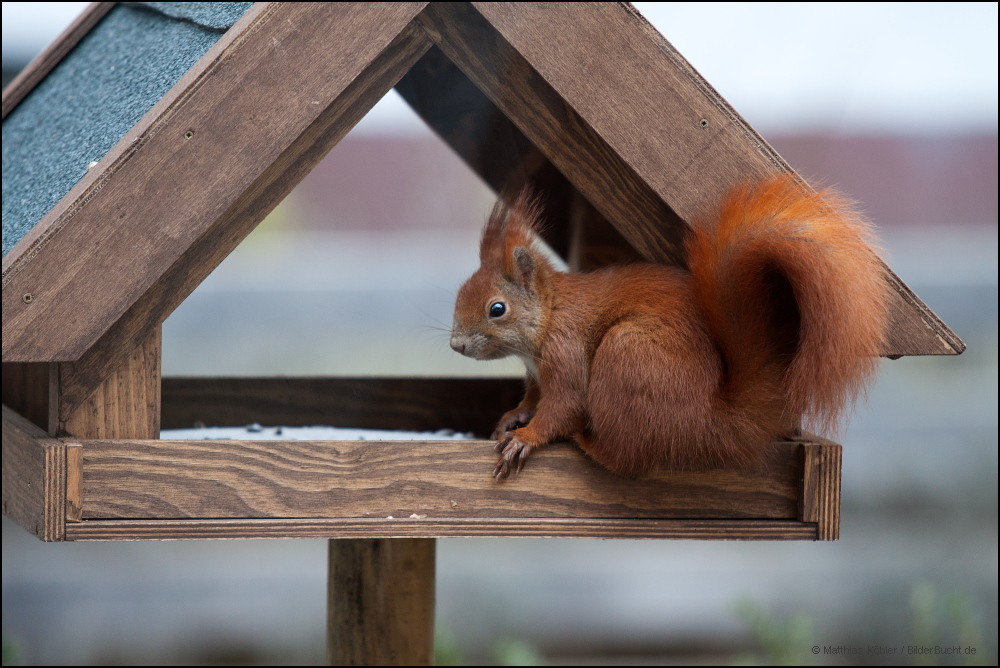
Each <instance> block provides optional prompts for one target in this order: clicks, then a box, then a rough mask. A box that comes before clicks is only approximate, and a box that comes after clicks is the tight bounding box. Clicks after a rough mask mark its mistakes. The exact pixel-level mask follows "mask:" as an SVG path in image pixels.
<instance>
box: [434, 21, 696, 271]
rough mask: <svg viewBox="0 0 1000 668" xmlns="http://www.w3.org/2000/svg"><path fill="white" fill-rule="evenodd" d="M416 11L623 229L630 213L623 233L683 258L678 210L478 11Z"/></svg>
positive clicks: (655, 256)
mask: <svg viewBox="0 0 1000 668" xmlns="http://www.w3.org/2000/svg"><path fill="white" fill-rule="evenodd" d="M418 19H419V21H420V23H421V25H422V26H423V27H424V29H425V30H426V31H427V33H428V35H430V36H431V38H432V39H434V41H435V43H436V44H437V45H438V47H439V48H440V49H441V51H442V52H443V53H444V54H445V55H446V56H447V57H448V58H449V59H451V60H452V61H453V62H454V63H455V64H456V65H457V66H458V67H459V68H460V69H461V70H462V71H463V72H464V73H465V75H466V76H467V77H468V78H469V79H470V80H471V81H473V82H474V83H475V85H476V86H477V87H478V88H479V89H480V90H482V91H483V92H484V93H485V94H486V95H487V96H488V97H489V98H490V100H491V101H492V102H493V103H494V104H495V105H496V106H497V108H498V109H500V111H501V112H502V113H503V114H504V115H505V116H507V118H509V119H510V120H511V121H512V122H513V124H514V125H516V126H517V127H518V129H519V130H520V131H521V132H523V133H524V135H525V137H527V139H528V140H529V141H530V142H531V143H532V144H533V145H534V146H535V147H537V149H538V150H539V151H541V153H542V154H543V155H544V156H545V157H546V158H547V159H548V160H549V161H550V162H551V163H552V164H553V165H554V166H555V167H556V168H557V169H558V170H559V171H560V172H562V173H563V174H564V175H565V176H566V177H567V178H568V179H569V180H570V181H571V182H572V183H573V184H574V185H575V186H576V188H577V189H579V190H580V192H581V193H582V194H583V195H584V196H585V197H586V198H587V199H588V200H589V201H590V202H592V203H593V204H594V206H595V207H596V208H597V209H598V211H600V212H601V214H602V215H603V216H605V217H606V218H607V219H608V220H609V221H611V222H612V223H613V224H615V225H616V226H617V227H618V228H619V230H620V231H622V232H623V233H625V232H626V230H625V229H623V227H622V225H621V224H620V222H621V221H622V220H629V221H632V222H631V223H630V227H629V228H628V230H629V233H625V237H626V238H627V239H628V240H629V242H630V243H631V244H632V245H633V246H634V247H635V248H636V249H637V250H638V251H639V252H641V253H642V254H643V256H644V257H646V258H647V259H650V260H658V261H668V262H671V263H673V264H681V265H683V264H684V253H683V235H684V233H685V227H684V224H683V223H682V222H681V220H680V219H679V218H678V216H677V214H676V213H674V212H673V211H672V210H671V209H670V207H669V206H667V204H666V203H665V202H664V200H663V199H662V198H660V197H659V196H658V195H657V193H656V192H654V191H653V190H652V189H651V188H650V187H649V185H647V183H646V182H644V181H643V180H642V178H640V176H639V175H638V174H637V173H636V171H635V170H634V169H633V168H632V167H631V166H630V165H628V164H627V163H626V162H624V161H623V160H622V159H621V157H619V155H618V154H617V153H616V152H615V150H614V149H613V148H612V147H611V146H610V145H609V144H608V143H607V142H606V141H605V139H604V138H603V137H602V136H601V135H600V134H599V133H598V132H596V131H595V130H594V128H593V127H591V125H590V124H589V123H587V122H586V120H585V119H584V118H582V117H581V116H580V115H579V114H578V113H577V112H576V111H575V110H574V108H573V106H572V105H570V104H567V102H566V100H564V98H563V97H562V96H561V95H560V93H559V92H558V91H556V90H555V89H554V88H553V87H552V85H551V84H550V82H549V81H548V80H547V79H546V78H545V77H544V76H542V75H540V73H539V72H538V71H537V70H536V69H535V68H534V67H533V66H532V64H531V63H529V62H528V61H527V60H525V58H524V57H523V56H522V55H521V54H520V53H518V51H517V49H516V48H514V47H513V46H512V44H511V43H510V41H509V40H508V39H506V38H505V36H504V35H501V34H500V33H499V32H498V31H497V30H496V29H495V28H494V27H493V26H492V25H491V24H490V22H489V21H488V20H487V19H486V18H484V16H483V15H482V14H481V13H480V11H477V9H474V8H473V7H472V5H470V4H468V3H433V4H431V5H430V6H428V8H427V9H426V10H425V11H424V12H422V13H421V14H420V16H419V17H418ZM549 29H551V27H550V28H549ZM558 33H559V31H558V30H557V31H556V32H555V33H550V34H552V35H556V34H558ZM580 75H581V76H586V73H585V72H581V73H580ZM635 230H638V232H636V231H635Z"/></svg>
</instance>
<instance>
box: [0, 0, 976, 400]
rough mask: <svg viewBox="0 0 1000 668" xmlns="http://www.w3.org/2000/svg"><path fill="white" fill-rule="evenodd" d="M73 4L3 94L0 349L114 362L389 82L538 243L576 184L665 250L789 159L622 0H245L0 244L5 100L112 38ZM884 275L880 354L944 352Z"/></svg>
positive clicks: (935, 323) (31, 357)
mask: <svg viewBox="0 0 1000 668" xmlns="http://www.w3.org/2000/svg"><path fill="white" fill-rule="evenodd" d="M151 4H169V3H151ZM217 4H223V3H217ZM90 11H91V16H90V18H88V17H83V18H82V19H81V22H79V25H78V26H76V27H74V28H71V29H70V30H69V31H67V33H66V34H65V35H64V36H63V37H62V38H61V41H60V42H58V43H57V44H56V45H54V47H53V49H52V50H50V53H49V54H48V55H46V54H43V57H40V59H39V60H38V61H36V62H35V63H33V64H32V65H31V66H29V70H28V72H26V73H25V74H24V75H22V77H20V78H19V80H16V81H15V82H13V83H12V85H11V86H10V87H9V89H8V90H7V91H4V103H3V109H4V118H5V120H4V138H3V139H4V142H3V143H4V156H5V157H4V182H5V184H4V189H5V192H4V200H5V201H4V237H5V240H4V244H5V246H4V248H5V253H6V254H5V256H4V258H3V321H4V327H3V361H5V362H10V361H20V362H40V361H66V360H81V359H82V358H84V359H85V361H86V364H87V365H92V366H94V367H95V368H96V367H98V366H102V365H109V364H111V363H112V362H113V361H114V360H115V359H117V358H118V357H119V356H124V355H127V354H128V352H129V349H130V344H131V342H133V341H136V340H138V339H139V337H140V336H142V335H143V334H144V333H146V332H148V331H150V330H151V329H152V328H153V327H155V326H157V325H158V324H159V323H160V322H162V321H163V319H164V318H166V316H167V315H169V313H170V312H171V311H172V310H173V309H174V308H176V306H177V305H179V304H180V302H181V301H183V299H184V298H185V297H186V296H187V295H188V294H190V292H191V291H192V290H193V289H194V288H195V286H197V285H198V283H200V282H201V280H203V279H204V278H205V277H206V276H207V275H208V274H209V273H210V272H211V271H212V269H214V268H215V266H217V265H218V263H219V262H221V261H222V259H223V258H224V257H225V256H226V255H228V253H229V252H230V251H231V250H232V249H233V248H235V246H236V245H237V244H238V243H239V242H240V241H241V240H242V239H243V238H244V237H245V236H246V234H248V233H249V232H250V231H251V230H252V229H253V228H254V227H255V226H256V225H257V223H259V222H260V221H261V220H262V219H263V217H264V216H265V215H266V214H267V213H268V212H269V211H270V210H271V209H272V208H273V207H274V206H275V205H276V204H277V203H278V202H280V201H281V199H282V198H284V196H285V195H286V194H287V193H288V192H289V191H290V190H291V189H292V188H293V187H294V186H295V185H296V184H297V183H298V182H299V180H300V179H301V178H302V177H303V176H304V175H305V174H306V173H308V171H309V170H310V169H311V168H312V167H313V166H314V165H315V164H316V163H317V162H318V161H319V160H320V159H321V158H322V157H323V156H324V155H325V154H326V153H327V152H328V151H329V150H330V149H331V148H332V147H333V146H334V145H335V144H336V143H337V142H338V141H339V140H340V139H341V138H342V137H343V136H344V135H345V134H346V133H347V132H348V131H349V130H350V128H351V127H353V125H354V124H355V123H356V122H357V121H358V120H359V119H360V118H361V117H362V116H364V114H365V113H367V111H368V110H369V109H371V107H372V106H373V105H374V104H375V103H376V102H377V101H378V100H379V99H380V98H381V97H382V96H383V95H384V94H385V93H386V92H387V91H388V90H389V89H390V88H392V87H393V86H396V87H397V89H398V90H399V91H400V92H401V93H402V95H403V97H404V98H406V99H407V101H408V102H409V103H410V104H411V105H412V106H414V108H415V109H416V111H417V112H418V113H419V114H420V115H421V116H422V117H423V118H424V119H425V120H426V121H427V122H428V124H429V125H430V126H431V127H432V128H433V129H434V130H435V131H436V132H437V133H438V134H439V135H440V136H441V137H442V138H443V139H444V140H445V141H446V142H447V143H448V144H449V145H450V146H452V148H454V149H455V150H456V152H457V153H458V154H459V155H460V156H462V158H463V159H464V160H465V161H466V162H467V163H468V164H469V166H470V167H471V168H472V169H473V170H475V171H476V172H478V173H479V174H480V175H482V176H483V178H484V179H485V180H486V181H487V182H488V183H489V184H491V185H492V186H494V187H495V188H499V187H500V186H502V185H504V184H505V183H508V182H509V181H511V180H514V179H526V180H531V181H535V182H536V183H538V184H540V186H541V187H542V188H543V189H545V190H546V192H547V193H548V194H550V197H549V201H550V203H551V205H550V212H549V213H550V215H549V216H548V218H549V219H551V220H554V223H555V224H554V225H553V227H554V228H555V235H554V238H553V239H552V241H553V245H554V246H556V247H557V248H558V247H559V245H560V243H559V242H560V240H559V238H558V236H559V234H560V230H564V229H568V226H565V225H560V222H565V221H566V220H567V217H568V213H566V211H567V210H568V209H569V207H568V206H561V205H565V204H566V203H568V202H570V201H571V200H572V199H573V196H574V194H575V193H579V194H582V195H583V197H584V198H586V200H587V201H589V202H590V203H591V204H592V205H593V207H594V208H595V209H596V211H597V212H599V213H598V215H599V216H601V217H603V219H606V220H607V221H609V222H610V223H611V225H613V226H614V228H615V229H616V230H617V232H618V233H620V234H621V235H622V236H623V237H624V238H625V239H627V240H628V242H629V243H630V244H631V245H632V246H633V247H634V248H635V249H636V250H637V251H638V252H639V253H641V254H642V255H643V256H645V257H646V258H648V259H651V260H656V261H676V260H677V259H678V258H680V257H681V255H682V253H681V245H680V244H681V240H682V239H683V236H684V233H685V226H686V225H689V224H691V223H692V221H695V220H696V219H697V218H698V216H699V215H700V214H704V213H706V212H708V211H709V210H710V208H711V207H712V206H713V205H714V203H715V202H717V201H718V200H719V199H720V198H721V197H722V196H723V194H724V193H725V192H726V191H727V190H728V189H729V188H730V187H731V186H732V185H734V184H735V183H738V182H741V181H744V180H747V179H757V178H763V177H766V176H768V175H771V174H774V173H776V172H782V171H791V169H790V167H789V166H788V165H787V164H786V163H785V162H784V161H783V160H782V158H781V157H780V156H779V155H777V153H775V152H774V151H773V150H772V149H771V147H770V146H768V144H767V142H765V141H764V140H763V139H762V138H761V137H760V136H759V135H758V134H757V133H756V132H755V131H754V130H753V129H752V128H751V127H750V126H749V125H747V123H746V122H745V121H744V120H743V119H742V118H741V117H740V116H739V114H737V113H736V112H735V111H734V110H733V109H732V108H731V107H730V106H729V105H728V103H726V101H725V100H724V99H722V97H721V96H719V94H718V93H717V92H716V91H715V90H714V89H713V88H712V87H711V86H710V85H709V84H708V83H707V82H706V81H705V80H704V79H702V78H701V76H700V75H699V74H698V73H697V72H696V71H695V70H694V68H692V67H691V65H690V64H689V63H688V62H687V61H686V60H684V58H683V57H681V56H680V54H678V53H677V52H676V50H674V49H673V47H672V46H671V45H670V44H669V43H668V42H667V41H666V40H665V39H664V38H663V37H662V36H661V35H660V34H659V33H658V32H657V31H656V30H655V29H654V28H653V27H652V26H651V25H649V24H648V23H647V22H646V21H645V20H644V19H643V18H642V17H641V16H640V15H639V14H638V13H636V12H635V10H634V9H632V8H631V6H630V5H627V4H610V3H605V4H602V3H595V4H586V5H576V4H574V5H566V4H558V3H542V4H535V3H391V4H372V5H356V4H341V3H329V4H328V3H302V4H298V3H288V4H281V3H256V4H254V5H253V6H252V7H250V8H249V9H248V10H246V12H245V13H243V14H242V16H241V17H240V18H239V20H238V21H236V22H235V24H233V25H232V27H231V28H229V29H228V31H226V32H225V34H223V35H222V36H221V38H219V39H218V40H217V41H215V42H214V43H213V44H211V45H210V46H206V47H205V48H206V49H207V50H206V51H204V53H203V55H201V56H200V57H199V58H197V60H196V62H194V64H193V65H192V66H191V67H190V69H188V70H187V71H186V72H185V73H184V74H183V76H181V77H180V78H179V80H177V81H176V83H174V84H173V85H172V86H169V89H166V88H165V87H164V88H163V91H164V92H163V94H162V97H160V98H159V99H157V100H154V103H153V104H152V107H151V108H150V109H149V110H148V111H147V112H145V114H144V115H142V117H141V118H140V119H139V120H138V121H137V122H135V123H134V125H131V127H130V129H128V130H127V132H124V134H123V135H122V136H121V138H120V139H119V140H118V141H117V143H115V144H114V146H113V147H111V148H110V151H108V153H107V154H106V155H103V156H98V157H99V158H100V159H99V160H98V159H97V157H91V156H87V157H88V158H89V159H90V160H96V161H97V163H98V164H97V165H96V166H95V167H94V168H92V169H90V170H89V171H87V172H86V173H85V175H84V176H83V177H82V178H80V179H79V181H77V182H75V184H74V185H72V187H71V188H69V189H68V192H66V193H65V195H63V196H62V197H61V199H58V201H57V202H55V203H54V204H53V202H52V199H53V197H52V195H51V193H53V192H55V193H58V192H60V188H58V187H55V186H54V185H53V184H52V183H51V182H50V181H49V180H48V179H49V178H57V177H56V176H52V177H49V176H45V177H42V176H37V177H32V178H37V182H36V187H34V188H33V189H32V192H34V191H35V190H36V189H37V190H38V192H39V194H38V201H35V200H33V199H32V200H31V201H30V202H29V204H30V206H29V205H28V204H26V205H25V208H26V210H27V209H30V210H31V211H35V210H41V209H45V213H44V215H41V217H40V220H38V222H37V223H34V224H33V226H32V227H31V229H30V230H29V231H27V232H26V234H24V236H23V238H20V240H19V241H17V243H16V244H13V247H12V248H11V249H10V251H9V252H6V249H7V245H6V244H7V225H8V223H7V215H8V213H7V211H8V207H7V190H6V189H7V183H6V182H7V179H8V166H7V158H6V156H7V151H8V142H11V144H12V146H11V150H12V151H13V150H14V148H15V146H14V145H15V144H17V142H19V141H21V139H22V138H23V137H26V136H28V135H27V134H24V133H27V130H18V131H17V132H14V131H13V128H14V127H15V125H14V124H12V125H11V131H9V130H8V123H9V122H13V121H17V124H16V125H17V127H22V128H30V126H31V121H32V120H37V122H38V123H39V124H40V125H42V126H43V127H47V126H46V124H45V121H43V120H42V118H43V116H42V115H40V112H35V113H34V114H32V113H28V112H27V111H25V112H24V114H23V115H24V116H25V118H24V119H22V118H21V116H20V114H21V113H22V110H29V109H31V108H33V105H34V106H43V107H44V106H45V105H39V104H38V103H36V102H35V100H36V96H39V97H38V98H37V99H43V97H44V96H45V95H49V96H56V97H58V96H57V95H56V93H55V92H53V89H55V90H56V92H58V90H59V88H58V86H56V85H54V84H50V83H49V81H50V80H55V79H50V78H51V77H57V76H58V70H59V68H56V69H55V70H53V69H52V65H53V64H54V63H53V62H51V61H53V60H54V61H55V62H56V63H58V62H59V61H60V60H61V59H62V56H59V53H60V52H61V53H62V55H65V54H66V53H67V52H69V51H70V50H71V49H72V47H73V45H75V44H76V43H77V42H80V39H81V37H82V36H83V35H88V34H89V37H87V38H85V39H84V40H83V41H82V42H80V48H78V49H77V50H76V51H73V52H72V53H71V54H70V55H69V56H68V57H67V58H65V62H66V63H67V64H69V63H73V62H75V60H74V59H76V58H78V57H80V54H82V53H85V49H84V47H85V46H86V44H87V43H88V42H87V40H88V39H89V40H93V41H95V42H102V43H103V42H104V41H105V40H107V41H108V42H115V44H117V40H119V39H124V37H119V36H118V35H116V34H115V32H114V31H109V30H106V29H105V26H106V25H109V24H108V23H107V22H108V21H112V20H114V17H115V16H116V12H119V11H121V9H115V10H113V11H111V12H110V13H107V11H108V10H107V9H106V8H102V7H101V6H97V7H96V8H92V9H91V10H90ZM99 12H105V13H107V16H104V17H103V19H102V20H94V15H96V14H97V13H99ZM97 19H101V17H100V16H98V17H97ZM192 20H193V19H192ZM88 21H90V24H89V26H88V25H86V24H87V22H88ZM95 24H96V27H94V26H95ZM192 25H193V24H192ZM194 27H196V28H197V27H198V26H194ZM199 29H202V28H199ZM74 31H75V32H74ZM207 41H208V40H202V41H201V42H199V44H200V45H202V46H204V45H205V43H206V42H207ZM108 50H110V51H113V50H114V46H113V45H111V46H109V47H108ZM191 53H194V51H192V52H191ZM53 54H55V55H53ZM57 56H59V57H57ZM179 62H180V61H178V63H179ZM175 65H176V67H175V68H174V70H171V71H172V72H176V71H179V70H181V69H183V68H184V67H185V66H186V65H180V64H177V63H175ZM60 67H62V66H60ZM50 71H51V72H50ZM79 73H80V74H79V76H80V77H81V78H83V77H86V79H81V80H82V81H84V82H85V83H89V82H90V81H91V80H92V78H93V81H94V85H95V86H97V85H98V83H97V82H98V81H99V80H100V77H98V76H97V74H93V73H92V72H91V70H90V68H82V69H80V70H79ZM46 74H49V77H50V78H45V75H46ZM39 81H42V83H41V84H39V85H37V86H36V85H35V84H38V82H39ZM158 94H159V92H157V93H155V94H153V97H155V95H158ZM125 97H128V96H125ZM18 102H20V104H19V105H18ZM15 108H16V111H15V112H14V113H10V110H11V109H15ZM125 118H126V117H125V116H124V115H123V116H122V119H125ZM129 123H131V117H128V119H127V120H120V123H119V125H118V127H119V129H121V128H124V127H125V126H127V125H129ZM51 129H52V130H53V132H54V133H55V131H56V130H57V129H58V128H51ZM102 150H103V149H102ZM98 152H100V151H95V155H96V153H98ZM46 155H48V154H47V153H46ZM79 167H80V165H75V166H74V168H73V169H75V170H76V171H72V170H69V171H71V172H72V173H68V172H67V173H66V174H64V175H59V176H58V178H63V183H64V185H65V182H67V181H70V182H71V181H73V180H74V179H76V178H78V177H79ZM25 169H28V167H25ZM57 171H58V170H57ZM19 178H21V177H19ZM43 193H49V194H48V195H43ZM45 197H48V198H49V199H45ZM29 199H30V198H29ZM13 204H15V205H17V202H14V203H13ZM560 206H561V208H560ZM46 207H50V208H47V209H46ZM15 208H16V207H15ZM33 217H34V215H25V216H24V219H25V220H28V221H29V223H30V221H31V220H32V218H33ZM886 271H887V272H889V275H890V279H891V282H892V284H893V286H894V287H895V290H894V293H893V298H894V301H893V304H892V312H893V315H892V323H893V329H892V332H891V333H890V338H889V342H888V347H887V349H886V350H885V351H884V354H886V355H888V356H897V355H912V354H956V353H959V352H961V351H962V350H963V349H964V344H962V342H961V341H960V340H959V339H958V338H957V337H956V336H955V335H954V334H953V333H952V332H951V331H950V330H949V329H948V328H947V327H946V326H945V325H944V323H942V322H941V321H940V320H939V319H938V318H937V317H936V316H934V314H933V313H931V311H930V310H929V309H927V307H926V306H925V305H924V304H923V303H922V302H921V301H920V300H919V299H918V298H917V297H916V296H915V295H914V294H913V293H912V291H910V290H909V289H908V288H907V287H906V286H905V285H904V284H903V283H902V282H901V281H900V280H899V279H898V278H897V277H896V276H895V275H894V274H892V273H891V271H890V270H889V269H888V267H887V268H886ZM29 295H30V297H29ZM81 391H82V389H81Z"/></svg>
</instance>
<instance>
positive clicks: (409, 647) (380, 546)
mask: <svg viewBox="0 0 1000 668" xmlns="http://www.w3.org/2000/svg"><path fill="white" fill-rule="evenodd" d="M434 557H435V541H434V539H433V538H389V539H386V538H364V539H338V540H331V541H330V545H329V578H328V584H327V586H328V589H327V635H326V638H327V649H326V658H327V661H326V662H327V665H330V666H430V665H432V664H433V663H434Z"/></svg>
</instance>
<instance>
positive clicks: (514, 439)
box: [493, 432, 538, 481]
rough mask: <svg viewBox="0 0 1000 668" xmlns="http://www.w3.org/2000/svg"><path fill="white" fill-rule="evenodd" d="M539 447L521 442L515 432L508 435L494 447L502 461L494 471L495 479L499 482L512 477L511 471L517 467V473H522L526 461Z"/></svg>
mask: <svg viewBox="0 0 1000 668" xmlns="http://www.w3.org/2000/svg"><path fill="white" fill-rule="evenodd" d="M537 447H538V446H536V445H533V444H531V443H529V442H527V441H523V440H521V439H520V438H518V436H517V435H516V434H514V433H513V432H511V433H508V434H507V435H506V436H505V437H504V438H503V440H501V441H500V442H499V443H497V444H496V447H494V450H495V451H496V452H498V453H500V461H498V462H497V465H496V468H494V469H493V477H494V478H495V479H496V480H498V481H499V480H503V479H504V478H506V477H508V476H509V475H510V473H511V469H515V467H516V469H515V470H516V472H517V473H520V472H521V469H522V468H524V461H525V460H526V459H527V458H528V455H530V454H531V453H532V452H533V451H534V450H535V448H537Z"/></svg>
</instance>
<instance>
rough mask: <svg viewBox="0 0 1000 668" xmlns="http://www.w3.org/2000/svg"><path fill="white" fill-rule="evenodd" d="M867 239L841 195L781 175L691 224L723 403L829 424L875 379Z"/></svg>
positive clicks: (881, 297) (879, 299)
mask: <svg viewBox="0 0 1000 668" xmlns="http://www.w3.org/2000/svg"><path fill="white" fill-rule="evenodd" d="M872 239H873V238H872V234H871V231H870V229H869V227H868V225H867V223H866V222H865V221H864V220H863V218H862V217H861V216H860V215H858V214H857V213H856V212H855V211H854V210H853V209H852V208H851V206H850V205H849V203H847V202H846V201H845V200H844V199H842V198H841V197H839V196H838V195H836V194H835V193H832V192H831V191H828V190H824V191H821V192H814V191H812V190H810V189H809V188H808V187H807V186H805V185H804V184H802V183H801V182H798V181H796V180H795V179H794V178H793V177H791V176H788V175H783V176H779V177H776V178H774V179H770V180H768V181H765V182H764V183H762V184H759V185H756V186H742V187H737V188H735V189H733V191H732V192H731V193H730V194H729V196H728V197H727V198H726V200H725V202H724V203H723V205H722V208H721V211H720V212H719V216H718V219H717V220H716V221H714V225H709V226H703V225H699V226H697V227H696V231H695V232H694V233H693V234H692V235H691V237H690V239H689V242H688V259H689V266H690V270H691V274H692V282H693V287H694V294H695V298H696V300H697V301H698V304H699V306H700V308H701V309H702V311H703V313H704V316H705V319H706V321H707V323H708V327H709V330H710V331H711V334H712V336H713V337H714V339H715V341H716V342H717V344H718V346H719V348H720V352H721V353H722V356H723V359H724V365H725V366H724V368H725V380H724V383H723V387H722V394H721V397H720V400H722V401H724V402H725V403H727V404H729V405H730V406H731V407H732V408H734V409H736V410H737V411H738V410H739V408H740V406H741V405H748V408H749V406H750V405H756V406H759V405H760V404H761V403H762V402H764V403H767V404H770V405H775V406H781V411H782V416H781V419H782V420H783V421H785V420H788V419H794V417H795V416H797V415H804V416H805V417H806V421H807V424H808V425H809V426H810V427H811V428H817V429H820V430H828V429H831V428H835V427H836V425H837V423H838V421H839V418H840V416H841V413H842V411H843V409H844V408H846V407H848V406H849V405H851V404H852V403H853V401H854V400H855V399H856V398H857V396H858V395H859V393H862V392H863V391H864V389H865V387H866V385H867V383H868V382H869V381H870V380H871V379H872V377H873V376H874V373H875V370H876V367H877V363H878V359H877V357H878V354H879V353H880V352H881V349H882V343H883V340H884V337H885V332H886V324H887V319H888V311H887V296H888V290H889V287H888V284H887V282H886V277H885V273H884V269H883V265H882V264H881V263H880V262H879V260H878V257H877V256H876V254H875V252H874V250H873V246H872V245H871V241H872ZM774 393H778V394H779V396H778V397H774V396H773V395H774ZM772 399H773V400H772Z"/></svg>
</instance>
